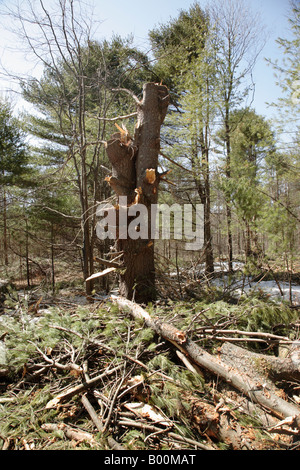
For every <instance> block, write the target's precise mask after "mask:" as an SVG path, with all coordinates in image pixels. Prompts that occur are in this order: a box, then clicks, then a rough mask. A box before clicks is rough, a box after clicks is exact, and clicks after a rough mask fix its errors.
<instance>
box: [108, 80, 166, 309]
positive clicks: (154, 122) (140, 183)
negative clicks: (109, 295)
mask: <svg viewBox="0 0 300 470" xmlns="http://www.w3.org/2000/svg"><path fill="white" fill-rule="evenodd" d="M134 99H135V101H136V102H137V124H136V127H135V136H134V138H133V139H132V138H131V137H130V136H129V135H128V133H127V132H126V131H124V133H122V132H121V133H117V134H114V135H113V136H112V138H111V140H109V141H108V142H107V149H106V150H107V155H108V158H109V160H110V162H111V164H112V176H111V177H109V178H107V180H108V181H109V184H110V185H111V187H112V188H113V189H114V191H115V193H116V194H117V195H118V196H119V197H120V196H126V197H127V207H129V206H131V205H133V204H137V203H139V204H143V205H144V206H145V207H146V209H147V220H146V221H145V223H146V224H147V223H148V236H147V237H146V238H145V239H144V238H143V239H142V238H137V239H135V240H133V239H132V238H130V237H129V236H127V238H122V236H120V235H121V233H120V231H122V228H124V227H120V226H117V237H118V241H117V250H118V251H122V252H123V265H124V269H122V272H121V273H120V294H121V295H122V296H123V297H126V298H128V299H132V298H135V300H136V301H137V302H148V301H150V300H153V299H154V298H155V266H154V240H153V239H152V236H151V222H153V221H152V220H151V206H152V205H153V204H157V198H158V185H159V179H160V176H159V174H158V171H157V166H158V155H159V151H160V128H161V125H162V123H163V121H164V118H165V116H166V113H167V109H168V104H169V93H168V89H167V87H166V86H164V85H159V84H157V83H146V84H145V85H144V87H143V99H142V101H139V100H138V99H137V98H136V97H134ZM119 210H120V209H119ZM117 219H118V218H117ZM130 221H131V220H130V218H129V217H128V216H127V220H126V222H127V223H126V224H125V225H126V227H125V229H126V228H128V225H129V223H130Z"/></svg>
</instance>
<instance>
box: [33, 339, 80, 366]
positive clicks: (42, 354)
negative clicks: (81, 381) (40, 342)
mask: <svg viewBox="0 0 300 470" xmlns="http://www.w3.org/2000/svg"><path fill="white" fill-rule="evenodd" d="M28 343H30V344H33V346H34V347H35V348H36V350H37V351H38V352H39V353H40V354H41V356H42V357H43V358H44V359H45V361H46V362H48V363H49V364H50V365H51V367H56V368H57V369H62V370H76V372H79V373H82V368H81V367H80V366H78V365H77V364H74V363H70V364H60V363H59V362H56V361H55V360H54V359H50V358H49V357H48V356H46V354H44V353H43V351H41V349H40V348H39V347H38V346H37V345H36V344H35V343H33V342H32V341H29V340H28Z"/></svg>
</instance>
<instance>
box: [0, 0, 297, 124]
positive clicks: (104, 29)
mask: <svg viewBox="0 0 300 470" xmlns="http://www.w3.org/2000/svg"><path fill="white" fill-rule="evenodd" d="M48 1H50V2H51V0H48ZM1 3H2V2H1V0H0V4H1ZM3 3H5V0H4V2H3ZM46 3H47V2H46ZM93 3H94V5H95V20H98V21H101V24H100V26H99V28H98V31H97V37H99V38H101V37H110V36H111V35H112V34H113V33H116V34H120V35H121V36H123V37H124V36H128V35H129V34H133V35H134V42H135V44H136V45H138V46H139V47H141V48H142V49H143V50H147V47H148V42H147V35H148V31H149V30H150V29H152V28H154V27H155V26H158V25H159V24H160V23H165V22H167V21H168V20H169V19H170V18H176V17H177V15H178V13H179V11H180V10H181V9H183V10H187V9H188V8H189V7H190V6H191V5H192V4H193V3H194V0H151V1H149V0H127V1H126V0H125V1H124V0H94V2H93ZM199 3H200V5H201V6H203V8H204V7H205V5H206V3H207V2H206V0H200V1H199ZM248 6H249V7H250V8H251V9H252V10H253V12H260V14H261V21H262V24H263V25H264V31H267V34H268V39H267V43H266V45H265V48H264V49H263V51H262V53H261V55H260V57H259V59H258V61H257V65H256V67H255V70H254V81H255V83H256V88H255V89H256V93H255V101H254V103H253V106H254V107H255V109H256V111H257V112H258V113H260V114H263V115H265V116H267V117H271V116H272V114H273V110H272V109H269V108H268V107H267V105H266V102H271V101H276V99H277V98H278V96H280V95H281V90H280V88H279V87H277V86H276V85H275V78H274V71H273V68H272V67H269V66H267V64H266V62H265V60H264V58H265V57H267V58H270V59H272V60H275V59H276V58H279V59H280V57H281V52H280V50H279V48H278V45H277V44H276V39H277V38H278V37H279V36H281V37H289V36H290V31H289V28H288V20H287V15H288V10H289V1H288V0H248ZM1 20H2V21H1ZM1 22H2V27H1ZM4 27H5V20H4V19H3V18H1V17H0V60H2V63H3V64H4V65H5V66H7V67H8V68H9V67H11V68H13V69H14V70H16V71H17V70H20V71H21V70H24V69H26V67H25V64H26V62H25V56H24V55H22V52H20V53H19V54H17V53H16V54H15V55H13V54H11V52H9V46H8V45H7V42H8V38H9V36H8V35H7V33H3V29H2V28H4ZM26 66H27V67H28V64H26ZM0 78H1V76H0ZM5 88H8V84H7V82H6V84H5V85H3V84H2V83H1V80H0V90H1V89H2V90H3V89H5Z"/></svg>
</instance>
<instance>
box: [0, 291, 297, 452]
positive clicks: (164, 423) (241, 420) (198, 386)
mask: <svg viewBox="0 0 300 470" xmlns="http://www.w3.org/2000/svg"><path fill="white" fill-rule="evenodd" d="M39 307H40V305H39ZM83 310H84V311H83ZM37 311H38V309H37ZM87 312H89V314H87ZM23 313H24V312H23ZM35 313H36V312H35ZM80 315H81V316H80ZM83 315H84V318H85V319H84V320H82V318H83ZM48 316H49V319H48V320H45V318H46V317H47V315H46V317H45V318H43V319H42V320H41V325H42V328H44V329H45V328H46V329H47V331H49V332H50V331H51V332H52V333H53V334H55V335H57V336H56V337H55V339H54V340H53V339H52V342H51V341H50V339H48V340H47V339H46V340H43V341H41V340H40V339H39V338H40V337H39V334H37V331H38V326H37V323H38V321H37V323H36V326H35V328H36V330H35V333H32V334H31V335H30V334H28V335H27V339H26V347H28V348H30V349H29V351H30V357H29V358H28V359H27V361H26V363H24V364H23V367H22V369H21V370H19V371H18V372H17V373H16V372H14V374H12V370H11V369H10V367H9V366H8V367H7V369H6V370H5V369H3V368H2V377H1V378H0V379H1V380H0V387H1V389H0V391H1V395H0V418H1V419H0V422H1V423H2V424H1V425H0V448H2V449H3V450H4V449H16V450H20V449H28V450H31V449H69V448H80V449H89V448H92V449H99V450H101V449H114V450H140V449H143V450H181V449H193V450H223V449H224V450H230V449H233V450H240V449H243V450H254V449H255V450H256V449H258V450H270V449H298V448H300V399H299V390H300V349H299V344H298V343H297V342H295V341H292V340H289V338H287V337H280V336H276V335H271V334H270V335H269V336H268V335H265V334H263V333H259V332H256V333H253V334H251V333H250V332H248V333H247V332H244V333H245V337H244V338H243V339H245V338H246V339H247V338H250V339H251V340H253V341H255V340H258V341H263V342H264V344H266V345H268V344H269V345H270V344H273V343H274V342H281V343H282V344H283V345H284V346H285V348H286V355H285V357H284V358H282V357H275V356H274V355H273V354H262V353H261V352H257V353H256V352H253V351H250V350H249V349H247V348H245V347H240V346H237V345H236V343H235V342H234V338H233V337H235V338H238V337H240V338H241V337H242V333H243V332H241V331H236V330H228V331H227V330H226V329H223V330H221V331H220V330H219V329H218V328H217V327H215V328H214V327H212V326H211V325H207V326H206V328H207V331H205V328H204V327H202V330H201V332H202V335H203V334H204V333H206V334H208V335H209V336H210V337H214V340H215V347H214V349H211V351H210V352H208V351H207V350H206V349H205V348H202V347H201V346H199V344H198V343H199V341H197V337H195V335H193V334H192V332H191V330H189V329H186V330H181V329H178V328H177V327H176V321H174V322H172V321H167V322H164V321H163V318H162V317H161V316H156V315H155V312H151V313H149V311H148V309H145V308H142V307H141V306H140V305H137V304H135V303H134V302H130V301H128V300H126V299H124V298H122V297H117V296H116V297H114V296H112V297H110V299H109V300H106V301H103V302H98V303H97V302H96V303H93V304H90V305H89V306H86V307H84V308H83V307H82V306H80V307H79V308H73V310H72V311H71V310H69V311H67V309H66V308H65V307H63V309H62V310H61V311H60V318H61V319H63V321H62V322H61V323H60V324H59V322H56V323H54V322H53V317H51V316H50V314H49V315H48ZM38 318H39V317H38ZM40 318H41V317H40ZM22 321H23V330H22V333H23V334H24V331H25V330H26V326H25V319H24V316H23V317H22ZM47 321H48V323H47ZM43 322H44V323H43ZM50 322H51V323H50ZM92 323H93V328H92V329H89V327H90V325H91V324H92ZM79 325H80V327H79ZM6 329H7V331H6V332H5V333H6V335H5V337H4V336H3V334H4V333H2V336H1V341H2V342H3V344H7V348H8V353H9V348H10V345H11V344H12V342H11V341H12V337H13V335H14V330H13V327H11V329H9V327H6ZM229 331H230V334H229ZM1 332H2V330H1V331H0V333H1ZM247 334H248V336H247ZM226 335H227V337H228V339H229V341H227V340H226ZM6 338H10V342H9V341H7V342H6ZM219 338H221V339H219ZM47 341H48V343H47ZM47 344H48V346H46V345H47ZM18 347H19V346H18V345H16V348H18ZM24 348H25V345H24Z"/></svg>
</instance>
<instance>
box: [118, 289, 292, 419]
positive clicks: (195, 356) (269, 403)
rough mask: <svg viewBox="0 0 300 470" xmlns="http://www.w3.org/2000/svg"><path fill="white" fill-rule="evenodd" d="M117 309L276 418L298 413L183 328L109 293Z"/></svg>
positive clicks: (290, 404) (290, 405) (287, 403)
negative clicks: (195, 340)
mask: <svg viewBox="0 0 300 470" xmlns="http://www.w3.org/2000/svg"><path fill="white" fill-rule="evenodd" d="M111 299H112V301H113V302H115V303H116V304H117V305H118V306H119V308H121V309H123V310H125V311H126V310H127V311H128V310H129V312H130V314H131V315H132V317H133V318H136V319H140V320H143V321H144V322H145V324H146V326H147V327H149V328H152V329H153V330H154V331H155V332H156V333H157V334H158V335H160V336H162V337H163V338H164V339H166V340H167V341H169V342H170V343H172V344H173V345H174V346H175V347H176V348H178V349H179V350H180V351H181V352H182V353H183V354H185V355H187V356H188V357H189V358H190V359H191V360H192V361H193V362H195V363H196V364H197V365H198V366H200V367H201V368H204V369H205V370H207V371H209V372H211V373H213V374H215V375H217V376H218V377H221V378H222V379H223V380H225V381H226V382H227V383H228V384H230V385H231V386H232V387H234V388H235V389H237V390H239V391H240V392H241V393H243V394H245V395H246V396H247V397H248V398H249V399H250V400H252V401H253V402H255V403H258V404H260V405H261V406H262V407H264V408H266V409H267V410H269V411H270V412H271V413H273V414H274V415H275V416H277V417H278V418H280V419H283V418H286V417H289V416H300V408H299V407H298V406H296V405H294V404H292V403H289V402H287V401H286V400H284V399H283V398H280V397H279V396H277V395H275V394H274V393H269V391H266V390H265V388H264V385H263V384H262V383H260V381H259V380H250V379H249V377H248V376H247V374H245V373H244V372H241V371H239V370H238V369H236V368H235V367H232V366H230V365H228V364H226V363H225V362H223V361H222V360H221V359H220V358H219V357H216V356H213V355H211V354H209V353H208V352H207V351H205V350H204V349H202V348H201V347H199V346H198V345H197V344H196V343H195V342H194V341H192V340H191V339H190V338H189V337H188V336H187V335H186V333H185V332H184V331H180V330H178V329H177V328H176V327H174V326H173V325H170V324H168V323H164V322H162V321H161V320H159V318H157V317H155V318H152V317H151V316H150V315H149V314H148V312H147V311H146V310H145V309H143V308H142V307H141V306H140V305H138V304H136V303H135V302H132V301H130V300H127V299H125V298H124V297H119V296H111Z"/></svg>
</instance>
